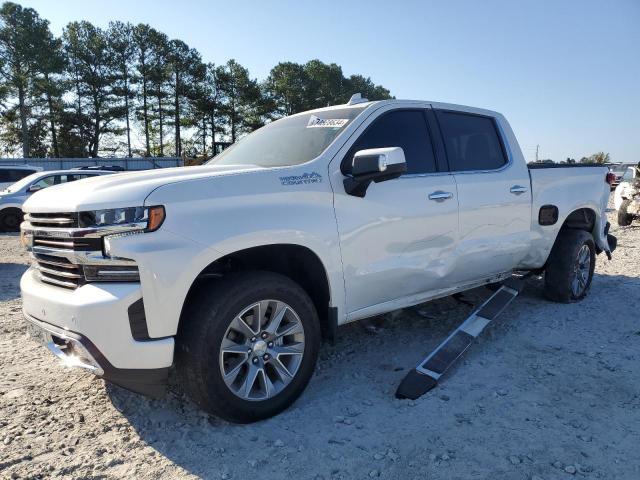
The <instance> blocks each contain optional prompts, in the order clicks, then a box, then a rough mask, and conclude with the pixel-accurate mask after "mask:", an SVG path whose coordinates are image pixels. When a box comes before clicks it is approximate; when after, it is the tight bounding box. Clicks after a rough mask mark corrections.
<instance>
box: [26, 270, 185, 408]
mask: <svg viewBox="0 0 640 480" xmlns="http://www.w3.org/2000/svg"><path fill="white" fill-rule="evenodd" d="M20 288H21V290H22V298H23V311H24V315H25V317H26V319H27V320H28V321H29V323H30V324H31V325H32V327H30V328H31V329H32V330H33V329H36V330H40V331H41V332H43V335H42V336H43V339H42V340H44V343H45V344H47V346H48V347H49V349H50V350H51V351H52V352H53V353H54V354H55V355H56V356H58V357H59V358H61V359H62V360H63V361H64V363H65V364H66V365H68V366H72V367H79V368H84V369H86V370H89V371H91V372H92V373H94V374H96V375H99V376H102V377H103V378H104V379H106V380H109V381H111V382H113V383H116V384H118V385H121V386H123V387H125V388H128V389H130V390H133V391H136V392H140V393H145V394H150V395H160V394H162V393H163V392H164V389H165V386H166V378H167V373H168V369H169V367H170V366H171V365H172V363H173V351H174V338H173V337H167V338H161V339H150V340H147V341H136V340H134V339H133V334H132V331H131V325H130V323H129V316H128V309H129V307H130V306H131V305H132V304H134V303H135V302H137V301H138V300H139V299H140V298H141V293H140V285H139V284H136V283H92V284H87V285H83V286H81V287H79V288H77V289H75V290H67V289H63V288H59V287H56V286H52V285H47V284H45V283H42V282H41V281H40V280H39V279H38V278H37V274H36V272H35V271H34V269H29V270H27V271H26V272H25V274H24V275H23V276H22V279H21V281H20ZM49 337H51V339H49Z"/></svg>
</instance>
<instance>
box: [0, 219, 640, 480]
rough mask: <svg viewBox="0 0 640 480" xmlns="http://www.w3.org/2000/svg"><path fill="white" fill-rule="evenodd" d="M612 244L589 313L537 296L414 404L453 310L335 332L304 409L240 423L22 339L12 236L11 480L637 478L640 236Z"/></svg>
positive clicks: (6, 437)
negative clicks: (404, 388)
mask: <svg viewBox="0 0 640 480" xmlns="http://www.w3.org/2000/svg"><path fill="white" fill-rule="evenodd" d="M609 215H610V217H611V218H610V220H611V222H612V223H615V222H614V220H613V215H612V213H610V214H609ZM613 233H614V234H615V235H617V236H618V240H619V243H618V245H619V246H618V251H617V252H616V254H615V257H614V259H613V261H611V262H608V261H607V260H606V259H605V258H604V256H600V257H598V264H597V268H596V275H595V278H594V281H593V287H592V290H591V293H590V295H589V296H588V298H587V299H586V300H584V301H583V302H581V303H579V304H574V305H560V304H555V303H550V302H548V301H546V300H545V299H544V298H543V296H542V290H541V284H540V282H539V281H534V280H532V281H530V282H529V284H528V285H527V288H526V290H525V293H524V294H523V295H522V296H521V297H520V298H518V299H517V300H516V301H515V302H514V304H513V305H512V306H511V307H509V309H508V310H507V312H506V313H505V314H503V315H502V316H501V317H500V318H499V319H498V320H497V321H496V323H495V324H494V325H492V326H491V327H490V328H489V329H488V330H487V331H486V332H485V333H483V335H482V336H481V338H480V339H479V340H478V341H477V342H476V343H475V344H474V345H473V346H472V347H471V349H470V350H469V351H468V352H467V353H466V354H465V356H464V358H463V360H462V361H461V362H459V363H458V365H457V366H456V367H455V368H454V369H453V370H452V371H451V372H450V373H449V374H448V375H447V377H446V379H445V380H444V381H443V382H442V383H441V385H440V386H438V387H437V388H436V389H435V390H433V391H431V392H430V393H428V394H427V395H425V396H424V397H422V398H421V399H419V400H418V401H406V400H405V401H401V400H396V399H394V397H393V393H394V392H395V389H396V387H397V385H398V383H399V382H400V380H401V379H402V378H403V377H404V375H405V374H406V372H407V370H408V369H409V368H411V367H413V366H414V365H415V363H416V362H417V361H418V360H419V359H420V358H421V357H422V356H423V355H424V354H426V353H427V352H428V351H429V350H430V349H431V348H433V347H435V346H436V345H437V344H438V343H439V342H440V341H441V340H443V339H444V338H445V336H446V335H447V332H449V331H450V330H451V329H453V328H455V326H457V325H458V324H459V323H460V322H461V321H462V320H463V319H464V318H465V316H466V314H467V313H468V312H470V310H471V307H469V306H467V305H464V304H462V303H460V302H457V301H456V300H454V299H451V298H448V299H443V300H440V301H436V302H432V303H430V304H425V305H422V306H419V307H417V308H413V309H407V310H403V311H401V312H396V313H395V314H393V315H388V316H386V317H385V318H384V319H382V320H381V321H380V322H379V323H378V326H379V327H380V328H379V329H374V328H370V329H368V330H369V331H367V329H365V328H363V326H362V325H357V324H354V325H349V326H346V327H342V328H340V329H339V339H338V341H337V342H336V344H335V345H333V346H332V345H324V346H323V348H322V351H321V359H320V361H319V366H318V371H317V374H316V375H315V376H314V378H313V379H312V381H311V383H310V385H309V388H308V389H307V391H306V392H305V393H304V394H303V396H302V397H301V398H300V400H299V401H298V402H297V403H296V404H295V405H294V406H293V407H292V408H291V409H289V410H288V411H286V412H285V413H283V414H282V415H280V416H278V417H276V418H273V419H271V420H268V421H264V422H261V423H258V424H254V425H245V426H238V425H231V424H227V423H225V422H222V421H219V420H217V419H215V418H209V417H207V416H206V415H204V414H203V413H202V412H200V411H199V410H198V409H196V408H195V407H194V406H193V405H192V404H191V403H189V401H187V400H186V399H185V398H183V397H182V396H181V395H180V394H179V393H171V394H170V395H169V396H168V397H167V398H166V399H164V400H149V399H146V398H143V397H141V396H138V395H135V394H132V393H129V392H127V391H125V390H122V389H120V388H117V387H111V386H106V385H105V383H104V382H103V381H102V380H99V379H96V378H94V377H93V376H91V375H90V374H87V373H82V372H78V371H73V370H65V369H64V368H63V367H61V366H60V365H59V364H57V363H56V362H55V361H54V358H53V357H52V356H51V355H50V354H49V353H48V352H47V351H46V349H45V348H44V347H41V346H38V345H37V344H35V343H34V342H33V341H32V340H30V339H29V338H27V336H26V334H25V327H24V324H23V320H22V316H21V304H20V296H19V287H18V282H19V276H20V275H21V273H22V272H23V271H24V270H25V269H26V268H27V267H26V264H27V262H28V258H27V256H26V255H25V254H24V253H23V252H22V250H21V248H20V247H19V245H18V237H17V236H16V235H7V234H5V235H1V236H0V301H1V303H0V366H1V370H2V373H1V374H0V478H5V477H6V478H23V477H26V478H47V477H64V478H124V477H127V478H142V479H156V478H189V477H203V478H214V479H216V478H219V479H231V478H233V479H245V478H274V479H275V478H288V479H294V478H324V479H327V480H328V479H357V478H362V479H365V478H393V479H396V478H402V479H405V478H406V479H412V478H420V479H424V478H428V479H445V478H446V479H457V478H459V479H463V478H464V479H469V478H472V479H473V478H478V479H484V478H487V479H493V480H496V479H509V480H513V479H536V480H540V479H563V478H567V479H568V478H571V477H576V478H585V479H638V478H640V454H639V453H638V445H640V313H639V312H640V226H637V225H636V226H632V227H627V228H624V229H620V228H616V227H613ZM487 295H488V292H487V291H485V290H478V291H474V292H471V293H469V294H467V295H466V297H467V298H469V299H471V300H473V301H478V300H480V299H481V298H483V297H486V296H487ZM373 330H376V331H375V332H374V331H373Z"/></svg>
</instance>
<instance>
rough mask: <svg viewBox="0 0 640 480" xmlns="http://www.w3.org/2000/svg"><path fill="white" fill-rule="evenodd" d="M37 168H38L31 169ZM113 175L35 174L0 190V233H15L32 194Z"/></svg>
mask: <svg viewBox="0 0 640 480" xmlns="http://www.w3.org/2000/svg"><path fill="white" fill-rule="evenodd" d="M32 168H39V167H32ZM110 173H114V172H111V171H102V170H91V171H78V170H54V171H45V172H42V171H40V172H35V173H32V174H31V175H29V176H26V177H24V178H22V179H21V180H19V181H17V182H15V183H12V184H11V185H10V186H8V187H7V188H5V189H4V190H0V231H4V232H16V231H18V230H19V228H20V223H21V222H22V204H23V203H24V202H25V201H26V200H27V198H29V196H30V195H31V194H32V193H35V192H38V191H40V190H42V189H44V188H47V187H51V186H53V185H60V184H63V183H68V182H75V181H76V180H82V179H83V178H88V177H96V176H99V175H106V174H110Z"/></svg>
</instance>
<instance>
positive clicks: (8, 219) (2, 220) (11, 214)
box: [0, 208, 23, 232]
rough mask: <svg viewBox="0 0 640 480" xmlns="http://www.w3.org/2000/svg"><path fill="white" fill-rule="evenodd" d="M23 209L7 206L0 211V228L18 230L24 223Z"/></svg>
mask: <svg viewBox="0 0 640 480" xmlns="http://www.w3.org/2000/svg"><path fill="white" fill-rule="evenodd" d="M22 218H23V214H22V210H20V209H18V208H7V209H5V210H2V211H1V212H0V229H1V230H2V231H4V232H17V231H18V230H20V224H21V223H22Z"/></svg>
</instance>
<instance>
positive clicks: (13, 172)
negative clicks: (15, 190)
mask: <svg viewBox="0 0 640 480" xmlns="http://www.w3.org/2000/svg"><path fill="white" fill-rule="evenodd" d="M41 171H42V167H32V166H31V165H0V190H2V189H3V188H7V187H8V186H10V185H12V184H14V183H16V182H17V181H18V180H22V179H23V178H24V177H26V176H29V175H31V174H32V173H36V172H41Z"/></svg>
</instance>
